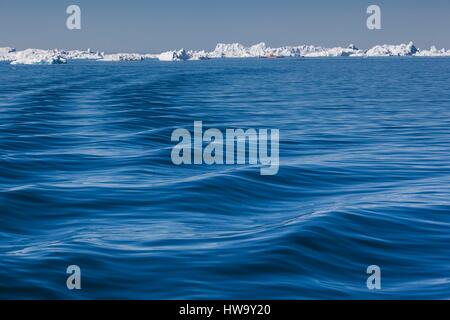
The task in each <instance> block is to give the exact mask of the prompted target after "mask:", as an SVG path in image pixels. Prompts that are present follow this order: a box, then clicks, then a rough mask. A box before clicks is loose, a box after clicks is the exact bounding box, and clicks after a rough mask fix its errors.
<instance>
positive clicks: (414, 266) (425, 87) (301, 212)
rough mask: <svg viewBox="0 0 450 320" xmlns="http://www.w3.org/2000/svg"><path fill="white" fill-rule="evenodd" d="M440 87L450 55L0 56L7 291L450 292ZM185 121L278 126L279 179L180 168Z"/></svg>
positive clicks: (212, 295) (448, 147)
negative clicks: (26, 59) (373, 274)
mask: <svg viewBox="0 0 450 320" xmlns="http://www.w3.org/2000/svg"><path fill="white" fill-rule="evenodd" d="M449 84H450V59H419V58H416V59H401V58H399V59H397V58H389V59H306V60H304V59H303V60H302V59H301V60H290V59H284V60H283V59H281V60H214V61H201V62H186V63H161V62H156V61H153V62H152V61H148V62H143V63H95V62H71V63H69V64H68V65H59V66H10V65H8V64H5V63H3V64H0V298H22V299H23V298H63V299H83V298H137V299H159V298H165V299H166V298H167V299H175V298H207V299H208V298H209V299H216V298H226V299H227V298H236V299H238V298H244V299H248V298H252V299H254V298H274V299H281V298H296V299H297V298H298V299H300V298H308V299H309V298H325V299H337V298H344V299H345V298H356V299H360V298H368V299H380V298H411V299H415V298H450V232H449V230H450V188H449V187H450V90H449ZM195 120H202V121H203V125H204V127H205V128H213V127H214V128H220V129H223V130H224V129H225V128H249V127H252V128H278V129H280V135H281V138H280V161H281V165H280V170H279V173H278V175H275V176H261V175H260V171H259V168H258V167H255V166H205V165H195V166H194V165H192V166H175V165H173V164H172V162H171V158H170V153H171V148H172V146H173V145H174V143H173V142H171V141H170V136H171V133H172V131H173V130H174V129H176V128H187V129H190V130H192V127H193V121H195ZM69 265H79V266H80V268H81V269H82V290H80V291H77V290H74V291H69V290H68V289H67V288H66V278H67V275H66V268H67V266H69ZM369 265H378V266H380V268H381V284H382V289H381V290H376V291H371V290H368V288H367V286H366V279H367V277H368V275H367V274H366V268H367V267H368V266H369Z"/></svg>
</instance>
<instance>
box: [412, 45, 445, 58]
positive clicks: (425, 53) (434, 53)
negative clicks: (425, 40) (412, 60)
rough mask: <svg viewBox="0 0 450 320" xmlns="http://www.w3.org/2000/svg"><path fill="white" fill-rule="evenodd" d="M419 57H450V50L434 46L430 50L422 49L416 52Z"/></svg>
mask: <svg viewBox="0 0 450 320" xmlns="http://www.w3.org/2000/svg"><path fill="white" fill-rule="evenodd" d="M416 56H417V57H450V50H445V49H444V48H443V49H440V50H438V49H437V48H436V46H432V47H431V48H430V50H421V51H419V52H417V53H416Z"/></svg>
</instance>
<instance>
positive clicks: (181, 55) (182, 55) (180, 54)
mask: <svg viewBox="0 0 450 320" xmlns="http://www.w3.org/2000/svg"><path fill="white" fill-rule="evenodd" d="M158 59H159V61H184V60H189V59H190V56H189V54H188V53H187V52H186V50H184V49H181V50H178V51H166V52H163V53H161V54H160V55H159V56H158Z"/></svg>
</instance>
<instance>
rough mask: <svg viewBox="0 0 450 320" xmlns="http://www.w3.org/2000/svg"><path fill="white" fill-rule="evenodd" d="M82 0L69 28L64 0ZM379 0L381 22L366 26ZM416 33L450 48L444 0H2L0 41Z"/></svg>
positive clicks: (356, 37)
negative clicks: (76, 25)
mask: <svg viewBox="0 0 450 320" xmlns="http://www.w3.org/2000/svg"><path fill="white" fill-rule="evenodd" d="M72 4H75V5H78V6H80V8H81V19H82V20H81V27H82V28H81V30H68V29H67V27H66V20H67V18H68V14H66V8H67V7H68V6H69V5H72ZM371 4H376V5H379V6H380V8H381V14H382V16H381V21H382V29H381V30H369V29H368V28H367V26H366V20H367V17H368V14H367V13H366V9H367V7H368V6H369V5H371ZM411 40H412V41H414V42H415V44H416V45H417V46H418V47H421V48H425V47H430V46H431V45H437V46H438V47H447V48H450V1H449V0H428V1H425V0H371V1H366V0H341V1H336V0H272V1H268V0H239V1H238V0H220V1H217V0H170V1H167V0H126V1H123V0H28V1H26V0H0V47H4V46H11V47H15V48H17V49H25V48H41V49H52V48H59V49H87V48H91V49H93V50H100V51H106V52H120V51H122V52H138V53H144V52H161V51H164V50H171V49H179V48H185V49H196V50H201V49H205V50H211V49H213V48H214V47H215V45H216V43H218V42H225V43H232V42H240V43H242V44H244V45H251V44H255V43H258V42H266V44H267V45H270V46H273V47H276V46H283V45H300V44H312V45H322V46H347V45H348V44H350V43H353V44H355V45H357V46H358V47H359V48H362V49H366V48H369V47H371V46H373V45H376V44H385V43H387V44H399V43H405V42H409V41H411Z"/></svg>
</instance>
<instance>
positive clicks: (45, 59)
mask: <svg viewBox="0 0 450 320" xmlns="http://www.w3.org/2000/svg"><path fill="white" fill-rule="evenodd" d="M392 56H400V57H405V56H417V57H450V50H446V49H439V50H438V49H437V48H436V47H434V46H433V47H431V48H430V49H429V50H420V49H418V48H417V47H416V46H415V45H414V43H413V42H410V43H408V44H400V45H386V44H385V45H379V46H374V47H373V48H370V49H368V50H361V49H358V48H357V47H356V46H355V45H353V44H351V45H349V46H347V47H332V48H326V47H321V46H313V45H300V46H284V47H276V48H272V47H270V46H267V45H266V44H265V43H264V42H261V43H258V44H255V45H252V46H249V47H246V46H244V45H242V44H240V43H231V44H226V43H219V44H217V45H216V47H215V48H214V50H212V51H209V52H208V51H204V50H202V51H194V50H189V51H187V50H185V49H181V50H172V51H166V52H163V53H160V54H154V53H152V54H150V53H148V54H138V53H113V54H105V53H104V52H98V51H92V50H90V49H88V50H71V51H63V50H57V49H55V50H38V49H27V50H23V51H16V50H15V49H14V48H11V47H4V48H0V61H9V62H11V63H12V64H61V63H66V62H67V61H70V60H96V61H112V62H116V61H142V60H145V59H157V60H160V61H185V60H206V59H221V58H289V57H291V58H295V57H305V58H318V57H392Z"/></svg>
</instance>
